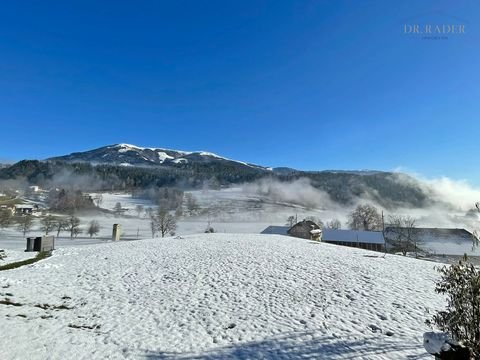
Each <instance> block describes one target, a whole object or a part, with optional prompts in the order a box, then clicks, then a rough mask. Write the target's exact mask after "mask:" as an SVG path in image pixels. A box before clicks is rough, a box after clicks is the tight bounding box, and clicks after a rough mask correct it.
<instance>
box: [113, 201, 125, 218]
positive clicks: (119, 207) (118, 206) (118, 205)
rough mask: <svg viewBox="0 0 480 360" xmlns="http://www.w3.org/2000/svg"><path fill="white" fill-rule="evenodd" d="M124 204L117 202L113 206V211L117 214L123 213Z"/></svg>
mask: <svg viewBox="0 0 480 360" xmlns="http://www.w3.org/2000/svg"><path fill="white" fill-rule="evenodd" d="M122 211H123V209H122V204H121V203H119V202H117V203H116V204H115V206H114V208H113V212H114V213H115V216H119V215H121V214H122Z"/></svg>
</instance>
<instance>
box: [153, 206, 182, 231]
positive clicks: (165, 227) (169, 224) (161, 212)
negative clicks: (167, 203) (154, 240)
mask: <svg viewBox="0 0 480 360" xmlns="http://www.w3.org/2000/svg"><path fill="white" fill-rule="evenodd" d="M150 227H151V230H152V236H155V233H156V232H157V231H158V232H159V233H160V235H161V236H162V238H163V237H165V235H166V234H175V230H176V229H177V221H176V219H175V217H174V216H173V215H172V214H170V213H169V212H168V211H167V210H165V209H162V208H158V211H157V213H156V214H155V215H154V216H152V217H151V221H150Z"/></svg>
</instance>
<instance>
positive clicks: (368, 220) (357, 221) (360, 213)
mask: <svg viewBox="0 0 480 360" xmlns="http://www.w3.org/2000/svg"><path fill="white" fill-rule="evenodd" d="M348 226H349V227H350V229H352V230H365V231H379V230H382V216H381V215H380V213H379V212H378V210H377V208H375V207H374V206H372V205H368V204H367V205H358V206H357V207H356V209H355V210H354V211H353V212H352V213H351V214H350V220H349V222H348Z"/></svg>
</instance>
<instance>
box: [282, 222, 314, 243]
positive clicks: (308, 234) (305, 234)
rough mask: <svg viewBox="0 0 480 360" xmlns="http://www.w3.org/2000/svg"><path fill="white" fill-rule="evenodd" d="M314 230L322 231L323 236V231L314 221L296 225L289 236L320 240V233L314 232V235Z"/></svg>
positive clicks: (290, 230)
mask: <svg viewBox="0 0 480 360" xmlns="http://www.w3.org/2000/svg"><path fill="white" fill-rule="evenodd" d="M312 230H320V234H321V229H320V226H318V225H317V224H315V223H314V222H313V221H310V220H303V221H300V222H298V223H296V224H295V225H293V226H292V227H291V228H290V229H289V230H288V231H287V233H288V235H290V236H295V237H299V238H302V239H314V238H318V232H316V231H314V232H313V233H312Z"/></svg>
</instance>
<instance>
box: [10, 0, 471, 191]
mask: <svg viewBox="0 0 480 360" xmlns="http://www.w3.org/2000/svg"><path fill="white" fill-rule="evenodd" d="M405 23H420V24H423V23H461V24H464V25H466V28H465V29H466V33H465V34H464V35H458V36H450V37H449V39H448V40H422V39H421V38H420V37H418V36H411V35H406V34H404V33H403V31H404V29H403V25H404V24H405ZM479 27H480V3H479V2H478V1H449V2H442V1H398V0H395V1H384V0H378V1H367V0H366V1H354V0H351V1H337V0H335V1H334V0H331V1H279V0H277V1H270V2H269V1H260V0H255V1H246V0H241V1H210V0H209V1H193V0H192V1H178V0H175V1H173V0H172V1H168V2H167V1H153V0H152V1H141V0H138V1H56V2H54V1H32V2H26V1H21V0H19V1H10V2H6V3H4V4H2V11H1V13H0V123H1V133H2V140H1V142H0V159H2V160H11V161H12V160H20V159H24V158H46V157H49V156H53V155H61V154H66V153H70V152H74V151H82V150H87V149H91V148H95V147H100V146H103V145H107V144H113V143H120V142H126V143H132V144H136V145H140V146H150V147H166V148H174V149H182V150H207V151H212V152H215V153H218V154H221V155H223V156H227V157H230V158H234V159H239V160H244V161H249V162H253V163H258V164H262V165H267V166H291V167H295V168H300V169H310V170H320V169H380V170H390V169H394V168H396V167H398V166H402V167H405V168H408V169H411V170H414V171H417V172H420V173H422V174H424V175H427V176H439V175H447V176H450V177H453V178H467V179H469V180H471V181H472V182H474V183H480V167H479V166H478V160H479V155H480V152H479V150H480V136H479V135H480V118H479V115H480V30H479Z"/></svg>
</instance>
